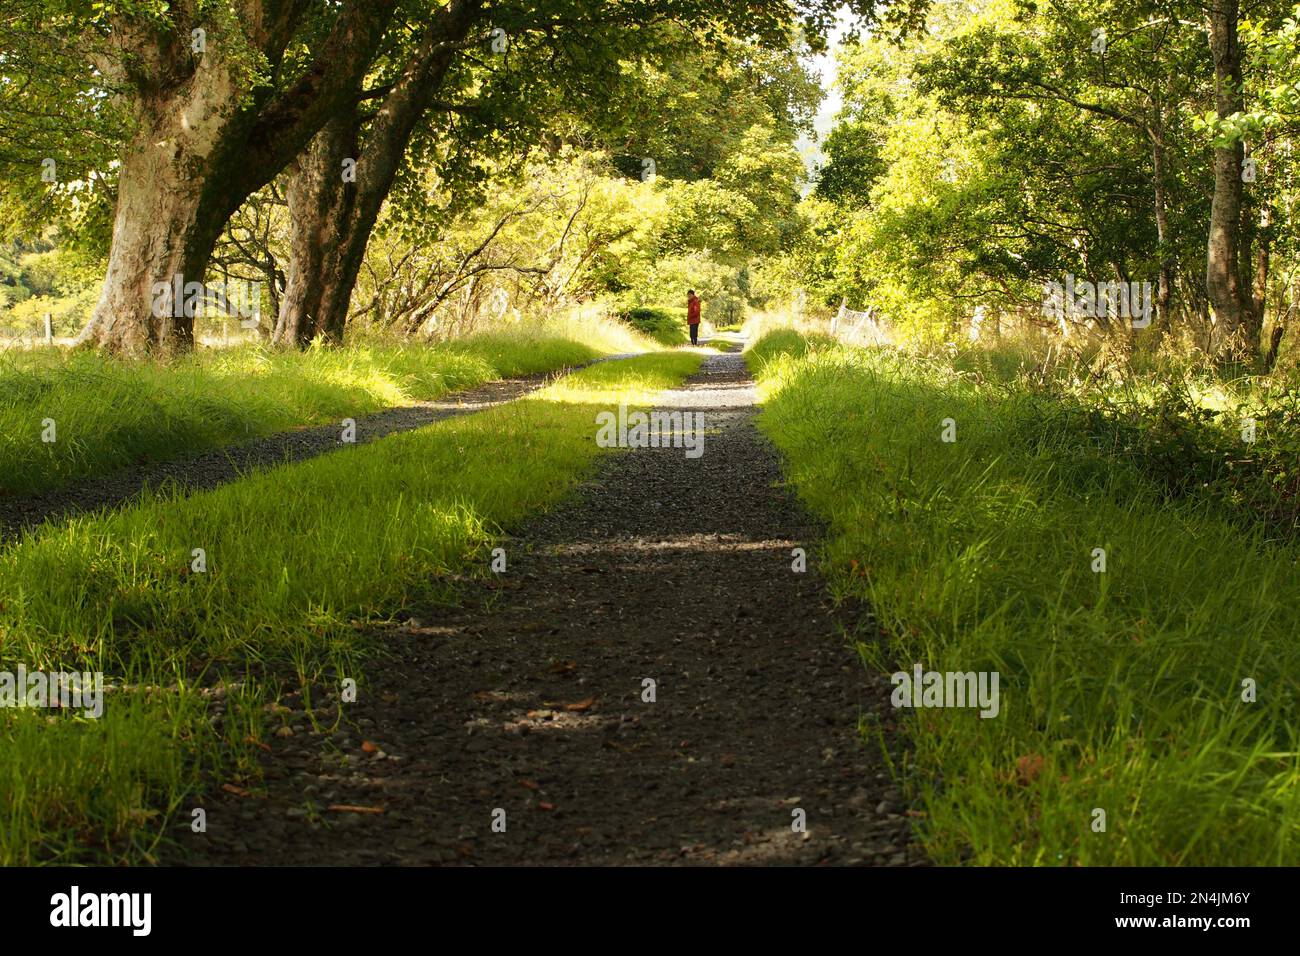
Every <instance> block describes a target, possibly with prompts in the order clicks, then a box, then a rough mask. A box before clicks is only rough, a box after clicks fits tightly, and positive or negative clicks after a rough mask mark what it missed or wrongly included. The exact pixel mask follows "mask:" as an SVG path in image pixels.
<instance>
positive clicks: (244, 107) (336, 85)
mask: <svg viewBox="0 0 1300 956" xmlns="http://www.w3.org/2000/svg"><path fill="white" fill-rule="evenodd" d="M395 4H396V0H370V2H364V3H363V2H352V3H348V4H345V5H344V6H343V7H342V8H341V9H340V11H339V13H338V14H337V17H336V19H335V22H334V26H333V28H332V30H331V32H330V34H329V36H328V37H327V38H326V40H325V41H324V42H323V43H322V45H321V46H320V48H319V50H318V54H317V57H316V59H315V61H314V62H313V63H312V64H311V65H309V66H308V67H307V68H306V69H305V70H304V71H303V72H302V74H301V76H300V77H299V79H298V80H297V81H296V82H294V83H293V84H292V85H290V86H289V87H288V88H286V89H284V90H283V91H281V92H280V93H278V94H276V93H275V91H274V90H272V89H270V88H268V87H255V86H254V85H253V84H255V83H256V82H258V81H257V80H256V79H255V77H254V75H253V74H252V73H250V72H249V70H248V68H247V64H246V63H242V62H239V61H238V56H235V57H233V58H232V59H230V60H228V59H227V51H238V50H239V49H240V47H241V45H242V44H243V43H245V42H249V43H251V44H252V45H253V46H254V48H255V49H256V50H258V51H259V52H261V53H262V54H263V55H265V56H266V58H267V62H268V64H269V66H270V69H271V70H272V71H274V70H275V69H278V65H279V61H280V58H281V56H282V54H283V51H284V49H285V48H286V47H287V45H288V43H289V41H290V40H291V39H292V37H293V35H294V32H295V30H296V29H297V26H298V24H299V22H300V21H301V19H302V17H303V15H304V12H305V11H306V8H307V4H305V3H302V2H276V3H272V2H270V0H267V2H265V3H261V4H259V3H255V2H250V3H248V4H245V5H244V11H245V12H244V13H241V14H240V17H241V20H240V28H241V29H242V30H243V32H244V36H243V37H242V38H240V39H238V40H236V39H234V38H230V37H227V36H223V35H222V32H221V31H222V30H223V29H224V27H222V26H211V27H210V28H208V35H207V45H206V49H205V50H204V51H202V52H199V53H196V52H195V51H194V50H193V49H192V47H191V45H190V44H191V35H190V27H191V26H192V25H193V24H194V23H196V22H198V21H194V20H189V19H185V17H186V16H187V14H184V13H182V12H178V13H176V16H177V17H178V19H177V20H176V21H175V22H174V23H172V24H171V27H170V29H167V28H163V27H159V26H158V25H157V24H154V23H148V24H144V25H141V24H140V23H136V22H134V21H132V20H130V18H129V17H123V18H122V20H121V21H120V23H119V24H117V26H116V30H117V32H116V34H115V36H116V39H117V42H118V44H119V45H120V46H121V47H122V49H123V51H124V54H125V55H124V57H123V63H125V64H127V72H126V73H125V74H124V76H125V78H126V79H127V80H129V82H130V83H131V84H133V85H134V86H135V93H134V95H133V105H134V107H135V111H136V119H137V123H138V132H137V133H136V135H135V136H134V137H133V139H132V141H131V144H130V147H129V148H128V150H127V152H126V155H125V156H124V157H123V162H122V166H121V172H120V176H119V188H118V202H117V212H116V216H115V221H114V227H113V238H112V244H111V246H110V250H109V265H108V273H107V275H106V277H105V280H104V288H103V291H102V293H101V295H100V299H99V302H98V304H97V305H96V307H95V311H94V312H93V313H92V315H91V319H90V322H89V323H88V324H87V325H86V327H85V328H84V329H83V330H82V332H81V334H80V335H79V336H78V342H79V343H86V344H96V345H99V346H101V347H104V348H106V349H109V350H113V351H121V352H128V353H140V352H144V351H155V350H166V349H171V348H186V347H188V346H190V345H191V344H192V343H193V319H192V317H191V318H187V317H185V316H184V315H183V314H180V315H177V314H176V313H177V312H180V311H181V310H182V309H183V306H184V303H183V302H177V301H175V297H174V296H170V295H167V294H165V293H161V291H160V294H155V290H163V289H170V288H175V287H176V284H177V283H179V284H180V285H181V287H182V288H183V286H184V284H185V283H191V282H195V283H202V282H203V281H204V279H205V275H206V272H207V267H208V262H209V260H210V258H211V256H212V250H213V247H214V246H215V245H216V242H217V239H218V238H219V236H220V234H221V229H222V228H223V226H224V225H225V223H226V221H227V220H228V219H229V218H230V216H231V214H232V213H233V212H234V211H235V210H236V209H238V208H239V206H240V204H241V203H242V202H243V201H244V200H245V199H247V198H248V196H250V195H251V194H252V193H253V192H254V191H256V190H257V189H260V188H261V187H262V186H264V185H265V184H266V183H267V182H269V181H270V180H271V179H272V178H273V177H274V176H275V175H276V174H277V173H278V172H279V171H280V170H281V169H283V168H284V167H285V166H286V165H287V164H288V163H289V162H290V161H291V160H292V159H293V157H294V156H295V155H297V153H299V152H300V151H301V150H302V149H303V147H304V146H306V144H307V143H308V142H309V141H310V140H311V138H312V136H314V135H315V133H316V132H317V130H319V129H320V128H321V127H322V126H323V125H324V124H325V122H326V121H327V120H328V118H329V116H330V115H331V114H332V113H334V112H336V111H337V110H338V109H339V108H340V107H343V106H350V105H351V102H352V99H353V97H354V96H355V91H356V89H357V87H358V84H359V83H360V80H361V77H362V76H363V75H364V73H365V70H366V68H367V66H368V65H369V63H370V60H371V57H372V56H373V54H374V51H375V50H376V49H377V47H378V45H379V42H380V40H381V38H382V36H383V33H384V30H385V29H386V27H387V23H388V20H389V18H390V17H391V14H392V10H393V7H394V6H395ZM187 7H188V5H177V9H178V10H180V9H181V8H187Z"/></svg>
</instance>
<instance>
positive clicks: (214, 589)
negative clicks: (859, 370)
mask: <svg viewBox="0 0 1300 956" xmlns="http://www.w3.org/2000/svg"><path fill="white" fill-rule="evenodd" d="M699 361H700V359H699V356H698V355H693V354H690V353H682V354H658V355H650V356H644V357H641V358H636V359H629V360H625V361H619V362H610V363H606V364H603V365H598V366H593V367H592V368H589V369H586V370H584V371H582V372H580V373H577V374H574V375H571V376H568V377H566V378H564V379H562V380H560V381H559V382H557V383H555V384H553V385H551V386H548V387H547V388H546V389H543V390H542V391H540V392H538V393H536V394H535V396H533V397H530V398H528V399H524V400H521V401H518V402H513V403H510V404H508V405H503V406H501V407H499V408H495V409H491V410H489V411H486V412H483V413H479V414H475V415H468V416H464V417H461V418H456V419H449V420H446V421H443V422H438V423H435V424H433V425H430V426H427V427H425V428H421V429H416V430H414V431H410V432H406V433H402V434H398V435H392V436H389V437H387V438H384V439H381V440H380V441H377V442H374V443H371V444H368V445H364V446H354V447H349V448H344V449H341V450H340V451H338V452H336V453H333V454H330V455H325V456H322V457H320V458H315V459H312V460H310V461H306V462H302V463H298V464H294V465H287V466H284V467H279V468H275V469H271V470H267V471H263V472H259V473H256V474H254V475H251V476H249V477H247V478H245V479H243V480H240V481H237V482H233V483H231V484H228V485H225V486H222V487H221V488H218V489H216V490H213V491H210V492H204V493H200V494H195V495H193V496H191V497H187V498H155V499H151V500H148V501H145V502H143V503H142V504H140V505H138V506H136V507H132V508H128V509H124V510H122V511H119V512H113V513H108V514H104V515H99V516H91V517H79V518H75V519H72V520H70V521H67V522H65V523H62V524H57V525H46V526H43V527H42V528H40V529H38V530H36V531H34V532H32V533H30V534H28V535H25V536H24V537H23V538H22V539H21V540H20V541H18V542H17V543H15V544H13V545H11V546H9V547H7V548H5V549H4V550H0V670H10V671H12V670H14V669H15V667H16V665H17V664H18V663H22V664H24V665H25V666H26V667H27V668H28V669H29V670H34V669H45V670H70V669H77V670H83V671H103V672H105V673H106V674H107V675H108V680H109V681H110V682H111V683H113V684H116V685H125V686H129V687H133V688H135V690H133V691H131V692H127V691H122V690H119V691H118V692H116V693H114V694H113V695H111V696H110V697H109V698H108V703H107V705H106V709H105V712H104V714H103V716H102V717H101V718H100V719H99V720H98V721H94V720H86V719H84V718H80V717H76V716H75V715H60V716H57V717H54V718H53V722H52V723H47V721H49V720H50V718H49V717H48V715H47V714H46V713H45V712H35V711H30V710H6V711H0V808H3V810H0V813H3V814H4V817H3V824H2V825H0V863H8V864H13V863H30V862H33V861H47V860H64V861H67V860H82V859H91V860H98V861H101V862H102V861H138V860H147V859H149V858H150V854H152V853H153V851H154V848H155V846H156V843H157V840H158V839H159V837H160V835H161V834H162V833H163V832H164V827H165V825H166V823H167V821H168V820H170V819H172V818H173V817H174V815H175V813H176V812H177V811H178V810H180V809H184V808H183V807H182V801H183V800H185V799H186V798H187V797H188V796H189V795H190V794H191V793H192V792H193V790H194V788H195V787H196V786H197V785H198V783H199V782H200V781H201V780H202V779H204V775H205V773H210V772H211V770H212V768H213V767H214V766H215V765H216V764H217V763H218V761H220V760H223V759H224V760H227V761H229V760H231V759H235V758H239V757H240V753H239V750H238V748H239V747H240V746H241V743H242V739H243V737H244V736H245V735H247V734H250V733H252V734H254V735H256V733H257V721H258V710H257V707H256V704H257V703H258V701H259V700H261V699H262V698H263V696H264V695H261V694H259V693H258V692H257V691H256V690H255V689H254V686H253V685H256V682H257V680H258V678H259V675H262V674H264V673H271V672H273V671H274V672H275V673H282V672H283V670H284V668H283V667H281V666H280V665H286V664H287V665H289V670H290V672H291V673H294V672H296V673H297V674H298V675H299V676H300V678H301V679H303V680H310V679H312V678H313V677H314V676H315V675H317V674H318V673H320V672H321V669H322V668H326V669H329V670H331V671H333V672H335V673H338V672H342V673H356V668H357V667H358V666H360V662H361V661H362V659H363V658H364V650H365V644H364V643H359V641H362V637H361V636H360V635H361V634H363V633H364V631H363V629H362V626H363V625H364V624H365V623H366V622H368V621H375V620H383V619H385V618H386V617H387V616H388V615H391V614H393V613H394V612H396V611H398V610H400V609H401V608H402V607H403V606H405V605H407V604H408V603H410V602H413V601H422V600H431V599H437V598H438V597H440V596H444V595H445V593H446V591H447V588H448V587H449V584H448V581H449V577H450V576H451V575H452V574H453V573H463V572H466V571H470V572H473V571H475V570H476V569H477V570H478V571H479V572H482V571H483V570H485V569H486V565H487V561H486V558H485V554H484V548H485V547H486V545H487V544H488V543H489V542H490V541H491V540H492V539H493V537H494V535H496V534H497V533H498V531H499V529H500V528H502V527H508V526H510V525H512V524H514V523H516V522H518V521H519V520H520V519H521V518H523V517H524V516H525V515H526V514H528V513H530V512H532V511H535V510H538V509H542V508H546V507H548V506H550V505H552V504H554V503H555V502H556V501H558V500H559V499H560V498H561V497H562V496H563V495H564V494H566V493H567V492H568V491H569V490H570V489H571V488H572V487H573V486H574V484H575V482H576V481H577V480H578V479H579V478H580V477H581V476H582V475H584V474H585V473H586V472H587V471H588V470H589V469H590V467H591V466H592V465H593V463H594V461H595V459H596V457H597V455H598V454H601V453H602V452H601V449H599V448H598V447H597V446H596V444H595V435H596V425H595V412H596V411H597V410H602V409H605V408H608V407H610V406H617V404H618V403H619V402H621V401H625V402H628V403H630V404H633V405H637V404H646V403H649V402H650V401H651V400H652V398H653V395H654V394H655V393H656V392H658V391H659V390H660V389H662V388H666V387H669V386H672V385H676V384H678V383H679V382H680V381H681V380H682V379H683V378H685V376H686V375H688V374H689V373H690V372H691V371H693V370H694V369H695V368H696V367H697V366H698V364H699ZM196 548H202V549H204V551H205V553H206V560H207V570H206V572H205V573H201V574H200V573H193V571H192V570H191V566H192V561H193V558H192V553H193V551H194V549H196ZM277 668H278V669H277ZM222 676H226V677H229V676H233V677H237V678H243V679H245V680H246V681H251V682H252V684H251V685H250V686H248V687H246V689H245V691H244V695H243V696H244V698H245V699H246V702H247V704H246V707H245V715H244V718H243V720H242V722H241V723H239V724H238V726H239V728H240V729H239V730H237V731H235V730H233V729H231V730H227V731H226V733H227V736H226V738H225V739H224V740H223V739H220V738H219V737H218V736H217V735H216V734H214V733H213V732H212V731H211V729H210V728H209V727H208V726H207V724H206V723H205V722H204V719H203V717H204V700H205V699H204V698H203V697H202V695H201V694H200V693H199V691H198V689H197V686H196V685H197V684H199V683H205V684H211V683H212V682H214V681H215V680H217V679H219V678H220V677H222ZM144 687H164V688H168V689H167V690H165V691H158V692H153V693H147V692H145V691H143V690H141V689H140V688H144ZM228 723H230V722H228ZM223 748H235V750H233V751H227V753H226V754H225V756H222V750H223ZM186 812H188V811H186Z"/></svg>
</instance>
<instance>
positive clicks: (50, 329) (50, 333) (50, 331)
mask: <svg viewBox="0 0 1300 956" xmlns="http://www.w3.org/2000/svg"><path fill="white" fill-rule="evenodd" d="M53 318H54V317H53V316H52V315H50V313H48V312H46V313H45V344H46V345H53V344H54V321H53Z"/></svg>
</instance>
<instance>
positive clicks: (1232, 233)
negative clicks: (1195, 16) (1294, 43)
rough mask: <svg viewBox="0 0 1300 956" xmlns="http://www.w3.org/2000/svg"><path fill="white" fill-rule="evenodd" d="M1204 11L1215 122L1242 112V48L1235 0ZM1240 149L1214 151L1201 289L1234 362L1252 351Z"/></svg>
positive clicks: (1218, 1) (1221, 0)
mask: <svg viewBox="0 0 1300 956" xmlns="http://www.w3.org/2000/svg"><path fill="white" fill-rule="evenodd" d="M1213 2H1214V3H1215V4H1216V5H1215V6H1212V7H1211V8H1210V11H1209V33H1210V52H1211V54H1212V55H1213V57H1214V80H1215V83H1214V86H1215V96H1214V98H1215V107H1216V109H1217V112H1218V116H1219V118H1220V119H1225V118H1227V117H1229V116H1231V115H1232V114H1233V113H1240V112H1241V111H1242V110H1243V103H1242V95H1241V82H1242V74H1241V48H1240V46H1239V44H1238V39H1237V20H1238V12H1239V11H1238V0H1213ZM1242 155H1243V150H1242V145H1241V143H1240V142H1236V143H1233V144H1232V145H1231V146H1228V147H1216V148H1215V150H1214V198H1213V200H1212V202H1211V204H1210V235H1209V241H1208V243H1207V247H1206V271H1205V286H1206V291H1207V292H1208V293H1209V297H1210V304H1211V305H1212V306H1213V307H1214V314H1215V322H1216V325H1217V327H1218V329H1219V332H1220V339H1219V344H1220V350H1221V351H1222V353H1223V354H1224V355H1225V357H1227V358H1230V359H1234V360H1246V359H1249V358H1250V357H1251V356H1252V355H1253V354H1254V353H1253V352H1252V351H1251V346H1250V342H1249V329H1248V327H1247V326H1248V323H1249V318H1250V313H1251V305H1252V303H1251V301H1250V294H1249V291H1248V286H1247V285H1246V284H1245V283H1243V282H1242V270H1241V258H1242V255H1241V254H1242V235H1241V214H1242V209H1241V198H1242V183H1241V165H1242V162H1241V161H1242Z"/></svg>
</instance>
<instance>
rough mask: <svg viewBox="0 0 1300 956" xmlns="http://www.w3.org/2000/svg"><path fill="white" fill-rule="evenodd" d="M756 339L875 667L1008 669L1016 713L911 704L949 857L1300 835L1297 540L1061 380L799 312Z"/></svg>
mask: <svg viewBox="0 0 1300 956" xmlns="http://www.w3.org/2000/svg"><path fill="white" fill-rule="evenodd" d="M749 360H750V362H751V365H752V367H753V368H754V369H755V372H756V375H757V377H758V379H759V382H760V389H761V397H762V399H763V402H764V409H763V412H762V415H761V417H760V424H761V427H762V428H763V429H764V430H765V431H766V433H767V434H769V435H770V436H771V437H772V438H773V440H774V441H775V442H776V443H777V445H778V446H779V447H780V449H781V450H782V452H783V454H784V456H785V458H786V468H787V474H788V475H789V478H790V480H791V482H792V484H793V485H794V487H795V488H796V489H797V491H798V493H799V494H800V496H801V497H802V498H803V500H804V501H805V502H806V503H807V504H808V506H809V507H810V508H811V509H812V510H813V511H814V512H816V513H817V514H819V515H821V516H822V517H823V518H825V519H826V521H827V522H828V523H829V529H830V530H829V537H828V540H827V542H826V544H825V548H824V556H823V559H824V563H825V565H826V566H827V568H826V570H827V573H828V574H830V575H831V579H832V586H833V587H834V588H835V589H836V591H837V592H838V593H839V594H841V595H847V594H852V595H855V596H858V597H860V598H863V599H865V600H867V601H868V602H870V604H871V605H872V607H873V609H874V611H875V613H876V615H877V617H878V619H879V622H880V624H881V626H882V627H883V628H884V630H885V632H886V633H887V634H888V636H889V638H890V640H888V641H886V642H875V641H868V642H865V643H864V644H863V645H862V653H863V655H864V658H865V660H866V663H867V664H868V667H869V668H870V669H871V670H873V671H877V672H885V673H894V672H897V671H909V672H910V671H911V670H912V668H913V666H914V664H916V663H918V662H919V663H920V664H921V665H922V666H923V667H924V668H925V669H926V670H930V671H941V672H947V671H975V672H980V671H996V672H998V673H999V675H1000V691H1001V694H1000V697H1001V700H1000V704H1001V706H1000V711H999V713H998V716H997V717H995V718H990V719H982V718H981V717H980V716H979V715H978V713H977V711H976V710H975V709H958V708H937V707H935V708H918V709H909V710H900V711H899V712H898V713H899V715H900V716H899V720H900V722H901V726H902V727H903V729H904V733H905V735H906V738H907V740H908V744H909V748H908V750H909V754H908V756H906V757H905V758H904V759H905V764H903V765H900V766H899V767H898V768H897V769H898V772H899V774H900V776H901V777H902V779H903V781H904V784H905V786H906V787H907V789H908V790H909V792H910V793H911V794H912V795H913V796H914V797H915V798H916V799H917V800H918V802H919V805H920V808H921V812H922V814H923V816H921V817H919V818H918V820H917V824H916V826H917V832H918V835H919V837H920V839H921V840H922V841H923V842H924V845H925V847H926V849H927V851H928V852H929V854H930V855H931V857H932V858H933V859H934V860H935V861H937V862H939V863H944V864H953V863H963V862H964V863H976V864H1015V865H1058V866H1059V865H1099V864H1100V865H1129V864H1131V865H1171V864H1173V865H1210V864H1213V865H1250V864H1295V863H1296V862H1297V860H1298V859H1300V856H1298V854H1297V837H1300V786H1298V784H1300V757H1298V754H1297V740H1296V735H1297V708H1296V701H1297V691H1298V690H1300V679H1298V677H1297V675H1300V644H1297V642H1296V639H1295V635H1296V634H1297V632H1300V606H1298V605H1297V604H1296V602H1295V600H1294V596H1295V595H1296V594H1297V593H1300V566H1298V564H1297V559H1298V558H1300V546H1297V545H1295V544H1294V543H1290V544H1288V543H1286V542H1279V541H1276V540H1271V539H1270V538H1269V537H1268V533H1267V530H1266V526H1265V525H1264V524H1263V523H1261V524H1260V525H1257V526H1255V527H1253V528H1252V527H1250V526H1246V525H1243V524H1242V522H1240V521H1239V520H1236V519H1235V516H1233V515H1230V514H1228V513H1226V512H1225V510H1224V509H1223V508H1222V507H1221V506H1220V504H1218V503H1216V502H1215V501H1213V500H1210V499H1196V498H1178V497H1171V496H1170V495H1169V494H1168V493H1167V489H1166V486H1165V483H1164V482H1163V481H1162V480H1160V479H1159V478H1158V477H1156V478H1153V477H1152V476H1151V475H1150V474H1148V473H1147V471H1146V470H1145V469H1144V467H1143V461H1142V459H1141V458H1139V457H1135V456H1132V455H1130V454H1128V453H1127V452H1125V450H1124V448H1123V447H1122V446H1112V445H1108V444H1106V443H1104V442H1098V441H1096V440H1095V438H1096V436H1095V435H1090V434H1088V433H1087V432H1081V431H1079V430H1078V429H1075V428H1073V427H1070V424H1069V423H1070V422H1072V421H1073V417H1072V416H1068V415H1067V416H1063V417H1062V418H1061V421H1062V422H1064V423H1065V424H1064V425H1062V426H1061V427H1054V426H1053V425H1052V422H1053V421H1054V420H1055V419H1054V418H1053V416H1051V415H1046V416H1045V415H1044V414H1043V412H1044V407H1043V406H1044V403H1045V402H1050V399H1048V398H1045V397H1044V396H1042V395H1037V396H1033V397H1032V398H1031V397H1028V396H1025V395H1023V394H1020V393H1018V392H1017V391H1015V390H1014V389H1008V388H1006V387H1001V386H999V387H997V388H992V387H987V386H985V385H983V384H981V383H980V382H978V381H976V380H973V379H971V378H970V377H968V376H962V375H960V374H958V373H956V372H955V371H953V370H952V369H950V368H949V369H945V368H944V367H943V366H942V365H941V364H939V363H934V362H922V361H919V360H914V359H909V358H904V357H901V356H898V355H894V354H890V353H885V352H868V351H866V350H858V349H852V348H846V347H841V346H837V345H834V344H833V343H830V342H828V341H827V340H819V339H815V338H814V339H809V338H804V337H802V336H800V335H798V334H797V333H794V332H776V333H772V334H770V335H768V336H765V337H764V338H763V339H762V340H761V341H759V342H758V343H756V345H755V347H754V348H753V349H752V350H751V352H750V354H749ZM947 420H951V423H952V425H953V426H954V428H955V438H956V440H955V441H952V442H947V441H944V440H943V432H944V426H945V422H946V421H947ZM1095 549H1103V550H1104V552H1105V565H1104V566H1105V570H1104V571H1100V572H1099V571H1095V570H1094V568H1095V567H1097V556H1098V552H1097V551H1096V550H1095ZM1252 688H1253V697H1252V694H1251V693H1248V691H1250V690H1251V689H1252ZM1098 811H1103V812H1104V814H1105V816H1104V827H1105V828H1104V830H1101V829H1099V826H1100V824H1101V820H1102V817H1101V816H1100V815H1099V813H1098Z"/></svg>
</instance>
